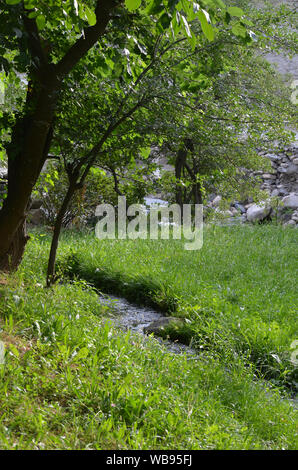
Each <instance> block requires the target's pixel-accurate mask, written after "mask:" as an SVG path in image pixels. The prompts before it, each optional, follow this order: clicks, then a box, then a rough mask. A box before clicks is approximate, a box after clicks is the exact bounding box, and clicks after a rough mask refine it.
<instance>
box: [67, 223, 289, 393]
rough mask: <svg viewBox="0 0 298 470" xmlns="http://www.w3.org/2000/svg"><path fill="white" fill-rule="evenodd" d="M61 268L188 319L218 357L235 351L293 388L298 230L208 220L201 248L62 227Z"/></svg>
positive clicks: (195, 335)
mask: <svg viewBox="0 0 298 470" xmlns="http://www.w3.org/2000/svg"><path fill="white" fill-rule="evenodd" d="M64 240H65V241H63V244H62V246H63V247H62V251H64V250H66V249H67V247H68V248H69V247H71V250H72V251H71V253H69V252H68V253H69V254H68V255H66V251H64V253H65V256H64V261H63V262H62V265H63V266H64V269H66V270H67V269H68V271H69V272H71V273H75V274H76V275H77V276H79V277H80V278H84V279H86V280H88V282H90V283H92V284H93V285H95V286H96V287H97V288H99V289H101V290H103V291H105V292H112V293H116V294H120V295H123V296H125V297H126V298H128V299H130V300H132V301H134V302H136V303H141V302H145V303H151V304H153V305H155V306H156V307H157V308H159V309H160V310H163V311H166V312H167V313H168V314H171V313H173V312H174V313H175V315H180V316H183V317H187V318H188V319H189V320H190V323H188V328H189V330H190V332H189V335H188V336H192V337H193V341H194V343H195V344H196V346H197V347H198V348H199V349H203V350H205V349H208V350H210V349H212V350H213V351H214V352H217V353H218V354H219V356H220V357H222V356H226V360H229V357H228V355H232V356H233V355H235V354H239V355H241V356H242V357H245V358H247V361H248V362H252V363H254V364H255V365H256V366H257V369H258V370H259V371H260V372H261V373H262V374H263V376H265V377H266V378H270V379H271V380H273V381H275V383H277V384H284V385H286V386H287V387H290V388H291V389H292V390H293V391H295V390H297V388H296V384H297V382H298V375H297V369H296V368H295V366H294V365H293V363H292V362H291V360H290V357H291V349H290V348H291V344H292V342H293V341H294V340H296V339H297V338H298V321H297V319H298V307H297V306H298V289H297V274H298V256H297V253H298V251H297V241H298V234H297V231H296V230H293V229H287V230H286V229H284V228H282V227H277V226H257V227H249V226H247V227H216V226H213V227H209V228H207V229H206V230H205V234H204V245H203V248H202V249H201V250H198V251H186V250H184V243H183V241H180V240H171V241H167V240H159V241H150V240H134V241H133V240H124V241H123V240H101V241H99V240H97V239H95V237H94V235H93V234H89V236H86V235H84V236H82V235H81V236H80V235H77V234H70V233H68V234H66V235H65V239H64Z"/></svg>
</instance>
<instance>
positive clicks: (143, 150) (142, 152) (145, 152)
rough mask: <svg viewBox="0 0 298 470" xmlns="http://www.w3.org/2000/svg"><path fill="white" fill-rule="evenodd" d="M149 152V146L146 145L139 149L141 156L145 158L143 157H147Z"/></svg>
mask: <svg viewBox="0 0 298 470" xmlns="http://www.w3.org/2000/svg"><path fill="white" fill-rule="evenodd" d="M150 152H151V147H146V148H143V149H140V153H141V155H142V157H143V158H145V159H146V158H148V157H149V155H150Z"/></svg>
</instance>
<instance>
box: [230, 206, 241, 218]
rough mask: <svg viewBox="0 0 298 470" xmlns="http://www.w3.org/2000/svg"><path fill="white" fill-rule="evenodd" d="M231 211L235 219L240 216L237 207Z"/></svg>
mask: <svg viewBox="0 0 298 470" xmlns="http://www.w3.org/2000/svg"><path fill="white" fill-rule="evenodd" d="M230 211H231V213H232V216H233V217H234V216H237V215H239V212H238V211H237V209H236V208H235V207H231V208H230Z"/></svg>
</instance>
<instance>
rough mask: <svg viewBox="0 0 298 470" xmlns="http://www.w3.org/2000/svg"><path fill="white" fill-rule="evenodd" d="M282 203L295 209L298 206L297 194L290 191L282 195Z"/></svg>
mask: <svg viewBox="0 0 298 470" xmlns="http://www.w3.org/2000/svg"><path fill="white" fill-rule="evenodd" d="M282 203H283V205H284V207H286V208H288V209H297V208H298V194H295V193H291V194H289V195H288V196H285V197H283V198H282Z"/></svg>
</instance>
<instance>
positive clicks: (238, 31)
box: [232, 23, 246, 38]
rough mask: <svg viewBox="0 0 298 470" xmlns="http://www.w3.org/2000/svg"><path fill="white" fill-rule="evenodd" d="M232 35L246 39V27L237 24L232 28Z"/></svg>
mask: <svg viewBox="0 0 298 470" xmlns="http://www.w3.org/2000/svg"><path fill="white" fill-rule="evenodd" d="M232 33H233V34H235V36H240V37H242V38H245V37H246V29H245V28H244V26H241V24H239V23H237V24H235V25H234V26H233V27H232Z"/></svg>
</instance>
